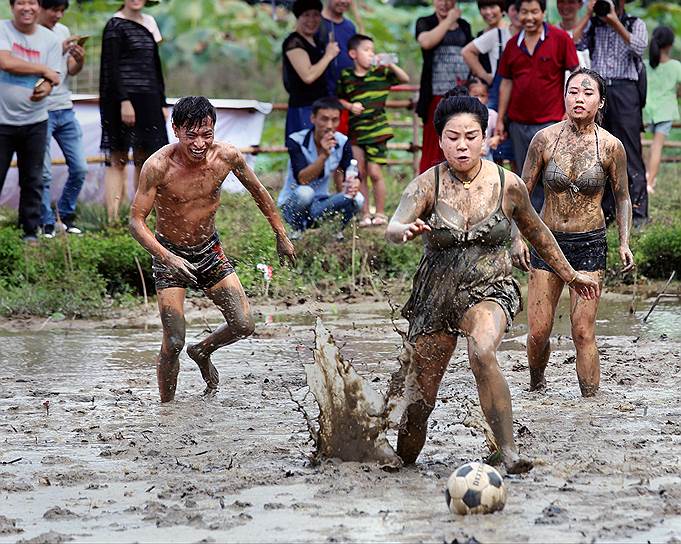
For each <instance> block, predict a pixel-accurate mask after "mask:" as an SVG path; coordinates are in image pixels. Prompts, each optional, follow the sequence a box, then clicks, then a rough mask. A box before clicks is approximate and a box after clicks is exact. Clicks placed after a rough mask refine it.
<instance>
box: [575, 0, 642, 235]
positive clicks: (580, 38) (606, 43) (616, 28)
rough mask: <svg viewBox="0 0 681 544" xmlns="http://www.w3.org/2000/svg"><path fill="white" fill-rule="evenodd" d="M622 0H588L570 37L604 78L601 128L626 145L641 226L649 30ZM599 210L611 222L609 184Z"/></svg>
mask: <svg viewBox="0 0 681 544" xmlns="http://www.w3.org/2000/svg"><path fill="white" fill-rule="evenodd" d="M625 1H628V0H614V1H613V0H590V2H589V4H588V5H587V8H586V13H585V14H584V17H583V18H582V19H581V21H580V22H579V24H578V25H577V27H576V28H575V30H574V40H575V42H576V43H577V47H578V49H588V50H589V52H590V54H591V68H592V69H593V70H595V71H596V72H598V73H599V74H600V75H601V76H603V78H604V79H605V82H606V85H607V104H608V107H607V109H606V111H605V116H604V118H603V128H604V129H606V130H607V131H608V132H610V133H611V134H613V135H614V136H616V137H617V138H619V139H620V140H621V141H622V143H623V144H624V148H625V149H626V152H627V174H628V177H629V193H630V195H631V202H632V204H633V221H634V225H635V226H639V225H641V224H643V223H645V222H646V221H647V220H648V193H647V190H646V174H645V166H644V164H643V153H642V150H641V134H640V133H641V128H642V126H643V123H642V119H641V112H642V109H643V106H644V105H645V88H646V81H645V71H644V69H643V61H642V58H641V57H642V55H643V51H644V50H645V48H646V46H647V45H648V31H647V30H646V26H645V23H644V22H643V21H642V20H641V19H639V18H637V17H632V16H629V15H627V14H626V12H625V11H624V4H625ZM632 112H633V115H632ZM603 211H604V212H605V216H606V220H607V221H608V222H611V221H612V220H613V219H614V215H615V201H614V197H613V194H612V191H611V190H610V189H608V190H607V191H606V194H605V195H604V198H603Z"/></svg>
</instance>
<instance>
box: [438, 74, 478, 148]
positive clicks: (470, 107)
mask: <svg viewBox="0 0 681 544" xmlns="http://www.w3.org/2000/svg"><path fill="white" fill-rule="evenodd" d="M463 113H469V114H471V115H472V116H474V117H476V118H477V120H478V123H480V128H481V129H482V134H483V135H484V134H485V133H486V132H487V122H488V121H489V113H488V111H487V106H485V105H484V104H483V103H482V102H480V100H478V99H477V98H474V97H472V96H468V90H467V89H466V87H462V86H458V87H454V88H453V89H452V90H451V91H448V92H447V93H446V94H445V95H444V96H443V97H442V100H440V103H439V104H438V105H437V108H435V115H434V119H433V124H434V125H435V132H437V135H438V136H440V137H441V136H442V131H443V130H444V129H445V125H446V124H447V121H449V120H450V119H451V118H452V117H455V116H456V115H461V114H463Z"/></svg>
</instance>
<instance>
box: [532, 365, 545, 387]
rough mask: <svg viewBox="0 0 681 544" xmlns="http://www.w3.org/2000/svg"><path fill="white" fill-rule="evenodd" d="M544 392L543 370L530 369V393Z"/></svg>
mask: <svg viewBox="0 0 681 544" xmlns="http://www.w3.org/2000/svg"><path fill="white" fill-rule="evenodd" d="M544 390H546V378H545V377H544V369H543V368H530V391H544Z"/></svg>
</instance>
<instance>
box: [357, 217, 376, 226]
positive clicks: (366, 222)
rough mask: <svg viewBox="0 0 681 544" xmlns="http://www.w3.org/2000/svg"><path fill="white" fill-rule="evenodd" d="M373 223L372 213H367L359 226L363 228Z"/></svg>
mask: <svg viewBox="0 0 681 544" xmlns="http://www.w3.org/2000/svg"><path fill="white" fill-rule="evenodd" d="M371 225H373V222H372V220H371V216H370V215H365V216H364V217H362V219H361V220H360V222H359V228H361V229H363V228H366V227H370V226H371Z"/></svg>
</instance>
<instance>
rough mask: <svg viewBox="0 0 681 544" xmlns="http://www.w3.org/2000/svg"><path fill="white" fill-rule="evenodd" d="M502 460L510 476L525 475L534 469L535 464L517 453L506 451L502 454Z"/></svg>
mask: <svg viewBox="0 0 681 544" xmlns="http://www.w3.org/2000/svg"><path fill="white" fill-rule="evenodd" d="M501 458H502V460H503V462H504V466H505V467H506V472H508V473H509V474H524V473H525V472H529V471H530V470H532V468H533V467H534V463H533V462H532V461H530V460H529V459H527V458H526V457H520V455H518V452H516V451H506V452H503V453H502V454H501Z"/></svg>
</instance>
